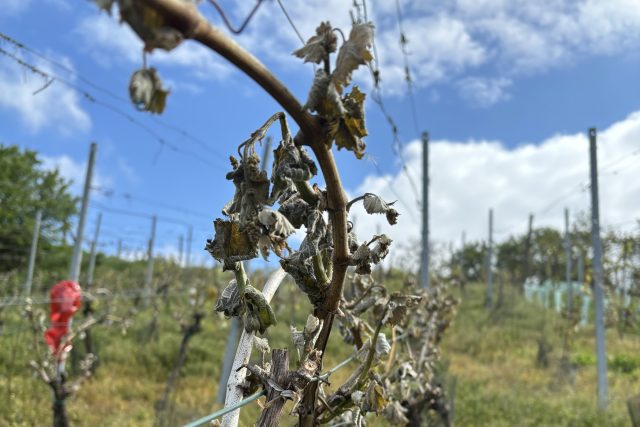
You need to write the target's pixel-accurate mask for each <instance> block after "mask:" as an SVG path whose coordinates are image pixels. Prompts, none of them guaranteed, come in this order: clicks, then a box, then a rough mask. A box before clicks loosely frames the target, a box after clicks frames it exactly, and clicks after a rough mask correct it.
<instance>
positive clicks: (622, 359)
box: [442, 285, 640, 426]
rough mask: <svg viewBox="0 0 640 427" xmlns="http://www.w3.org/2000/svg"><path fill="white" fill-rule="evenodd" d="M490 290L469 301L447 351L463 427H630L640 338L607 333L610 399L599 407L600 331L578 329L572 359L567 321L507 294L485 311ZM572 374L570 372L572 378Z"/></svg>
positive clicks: (638, 386) (476, 290)
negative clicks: (542, 350) (543, 351)
mask: <svg viewBox="0 0 640 427" xmlns="http://www.w3.org/2000/svg"><path fill="white" fill-rule="evenodd" d="M483 303H484V287H481V286H479V285H476V286H471V287H469V288H468V290H467V295H466V297H465V298H463V302H462V305H461V306H460V308H459V312H458V315H457V317H456V320H455V323H454V325H453V327H452V329H451V330H450V331H449V333H448V335H447V336H446V337H445V340H444V343H443V348H442V352H443V354H444V357H445V358H446V359H448V361H449V371H450V373H452V374H454V375H456V376H457V379H458V382H457V384H458V386H457V393H456V401H455V419H456V423H457V425H460V426H475V425H477V426H516V425H517V426H605V425H606V426H629V425H630V424H631V422H630V419H629V415H628V413H627V408H626V400H627V399H628V398H629V397H630V396H633V395H637V394H638V393H640V381H638V379H639V377H640V337H639V336H638V335H630V334H626V335H625V336H624V338H622V337H621V336H620V335H619V334H618V332H617V331H615V330H613V329H608V330H607V353H608V360H609V376H608V378H609V399H610V407H609V411H607V412H606V413H598V411H597V410H596V409H595V408H596V389H595V384H596V368H595V362H596V359H595V339H594V336H595V332H594V328H593V326H590V327H586V328H583V329H578V330H577V331H576V332H575V335H574V337H573V340H572V341H573V343H572V345H571V349H569V350H568V351H567V352H566V354H567V356H568V360H569V361H570V362H571V366H572V367H573V372H572V369H569V370H567V369H563V368H562V366H563V365H562V364H561V359H562V355H563V339H562V336H563V333H565V328H566V327H565V325H566V320H565V319H562V318H561V317H560V316H558V315H557V314H556V313H555V312H554V311H552V310H544V309H542V308H540V307H539V306H537V305H535V304H533V303H528V302H526V301H524V299H523V298H522V297H521V296H520V294H519V293H517V292H516V291H515V290H512V289H505V294H504V298H503V301H502V305H501V306H500V307H499V308H497V309H495V310H494V311H492V312H487V310H486V309H485V308H484V306H483ZM543 334H544V337H545V339H546V342H547V344H548V345H549V346H550V347H551V352H550V354H549V356H548V359H549V364H548V366H547V367H546V368H545V367H538V366H537V356H538V348H539V341H540V340H541V338H542V337H543ZM567 371H569V372H567Z"/></svg>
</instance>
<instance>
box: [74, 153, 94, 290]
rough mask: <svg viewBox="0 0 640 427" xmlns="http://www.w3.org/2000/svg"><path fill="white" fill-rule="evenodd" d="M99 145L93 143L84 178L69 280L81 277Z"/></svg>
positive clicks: (75, 280)
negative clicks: (86, 225)
mask: <svg viewBox="0 0 640 427" xmlns="http://www.w3.org/2000/svg"><path fill="white" fill-rule="evenodd" d="M97 149H98V145H97V144H96V143H95V142H92V143H91V148H90V149H89V161H88V162H87V173H86V175H85V178H84V189H83V192H82V204H81V206H80V217H79V218H78V228H77V231H76V236H75V238H76V240H75V244H74V245H73V254H72V255H71V265H70V267H69V280H71V281H72V282H78V281H79V279H80V264H81V262H82V243H83V240H84V227H85V223H86V221H87V211H88V210H89V197H90V195H91V181H92V179H93V168H94V164H95V160H96V150H97Z"/></svg>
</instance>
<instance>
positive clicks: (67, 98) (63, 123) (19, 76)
mask: <svg viewBox="0 0 640 427" xmlns="http://www.w3.org/2000/svg"><path fill="white" fill-rule="evenodd" d="M32 59H33V58H29V62H33V63H35V65H36V66H37V67H38V68H39V69H41V70H43V71H44V72H45V73H50V72H51V69H50V67H49V66H48V65H47V64H46V63H43V62H42V61H36V60H32ZM62 62H63V63H64V65H65V66H66V67H69V68H73V65H72V64H71V62H70V61H69V60H68V59H66V58H63V59H62ZM46 83H47V80H46V79H45V78H44V77H42V76H40V75H37V74H34V73H31V72H29V71H25V69H23V68H21V66H19V65H18V64H16V63H13V62H9V61H3V62H2V63H1V64H0V93H1V94H2V96H0V109H4V110H7V111H11V112H14V113H16V114H17V116H18V117H19V119H20V120H21V121H22V122H23V123H24V124H25V125H26V127H27V129H28V131H30V132H32V133H37V132H39V131H41V130H45V129H55V130H57V131H58V132H60V133H62V134H64V135H71V134H74V133H77V132H87V131H88V130H89V129H90V128H91V118H90V117H89V115H88V114H87V113H86V112H85V111H84V109H83V108H82V106H81V105H80V99H79V97H78V95H77V93H76V92H75V91H74V90H73V89H72V88H69V87H68V86H65V85H64V84H63V83H60V82H57V81H55V80H54V81H53V82H52V83H51V85H50V86H49V87H47V88H44V89H43V87H44V86H45V84H46ZM41 89H42V90H41Z"/></svg>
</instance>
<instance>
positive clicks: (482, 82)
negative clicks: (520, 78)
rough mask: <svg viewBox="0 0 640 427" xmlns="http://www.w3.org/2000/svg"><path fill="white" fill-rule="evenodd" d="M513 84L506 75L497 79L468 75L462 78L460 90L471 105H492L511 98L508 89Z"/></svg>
mask: <svg viewBox="0 0 640 427" xmlns="http://www.w3.org/2000/svg"><path fill="white" fill-rule="evenodd" d="M511 84H512V82H511V80H509V79H506V78H504V77H501V78H497V79H486V78H481V77H467V78H464V79H462V80H460V82H459V83H458V90H459V91H460V95H461V96H462V98H463V99H466V100H467V101H468V102H469V103H470V104H471V105H474V106H478V107H490V106H492V105H493V104H496V103H498V102H502V101H506V100H508V99H509V98H510V95H509V94H508V93H507V89H508V88H509V87H510V86H511Z"/></svg>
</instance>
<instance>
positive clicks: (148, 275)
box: [144, 215, 158, 305]
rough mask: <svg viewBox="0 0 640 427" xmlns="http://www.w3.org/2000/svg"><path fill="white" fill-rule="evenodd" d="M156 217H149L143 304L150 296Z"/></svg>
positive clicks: (146, 302) (146, 303) (147, 303)
mask: <svg viewBox="0 0 640 427" xmlns="http://www.w3.org/2000/svg"><path fill="white" fill-rule="evenodd" d="M157 221H158V218H157V217H156V216H155V215H153V216H152V217H151V236H150V237H149V246H148V248H147V270H146V272H145V275H144V295H145V297H144V300H145V305H149V298H150V297H151V281H152V280H153V246H154V244H155V241H156V223H157Z"/></svg>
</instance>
